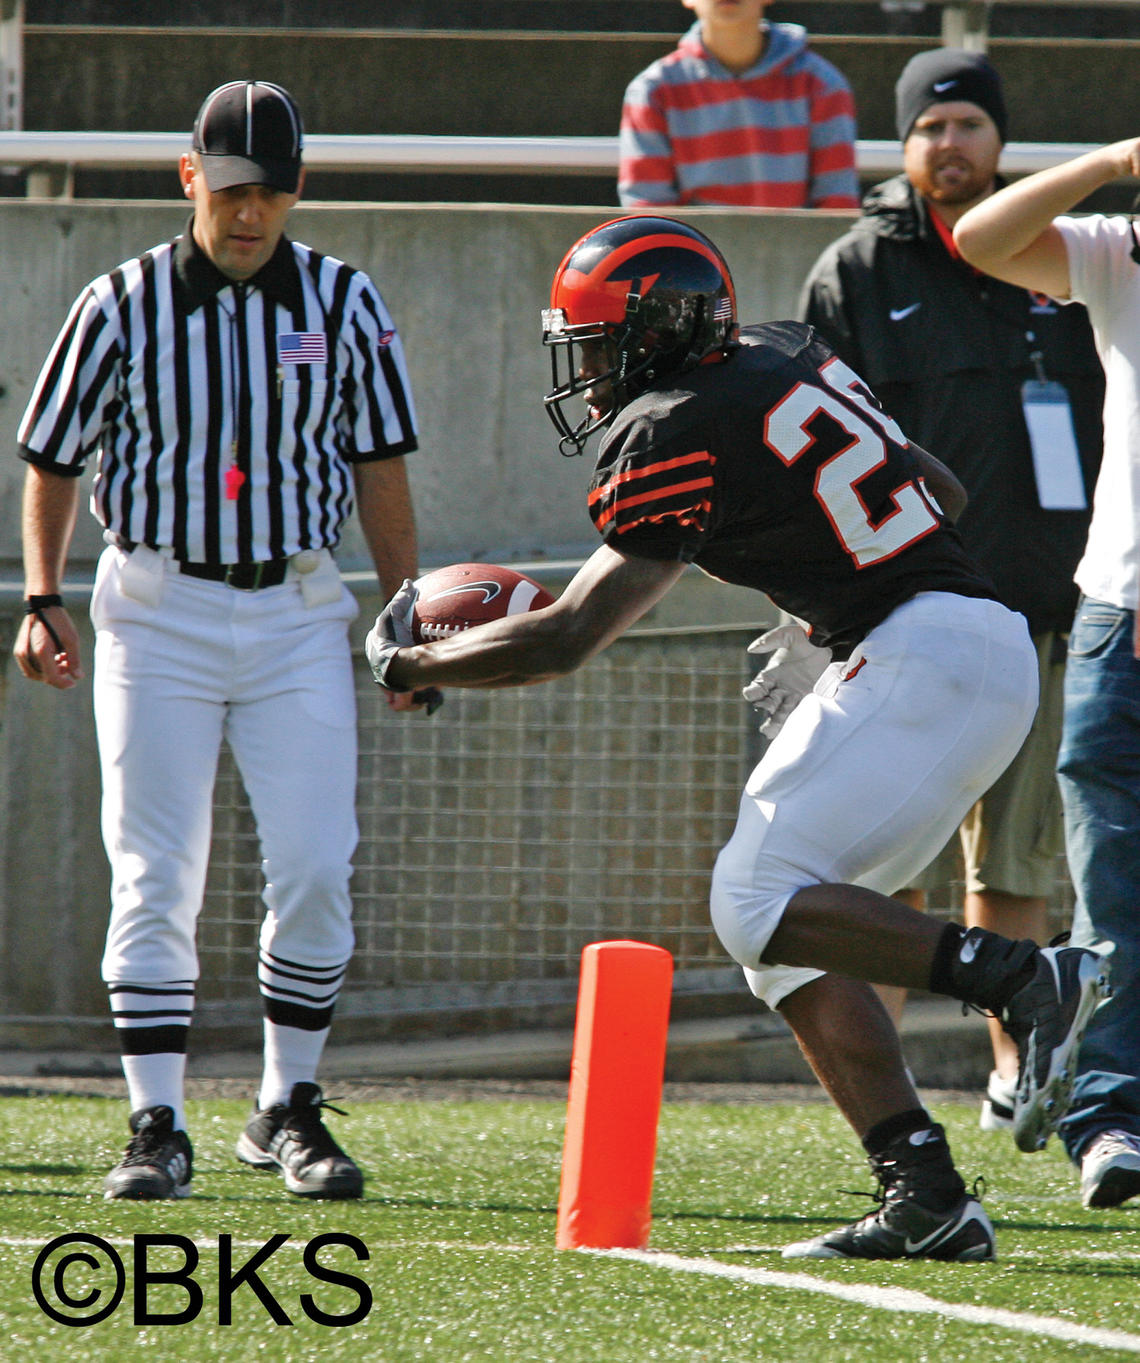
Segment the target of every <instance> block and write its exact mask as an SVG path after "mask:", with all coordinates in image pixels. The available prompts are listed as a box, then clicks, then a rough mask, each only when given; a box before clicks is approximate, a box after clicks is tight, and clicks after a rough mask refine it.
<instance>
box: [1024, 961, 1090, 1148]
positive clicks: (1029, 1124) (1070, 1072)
mask: <svg viewBox="0 0 1140 1363" xmlns="http://www.w3.org/2000/svg"><path fill="white" fill-rule="evenodd" d="M1110 992H1111V991H1110V989H1109V986H1108V963H1107V962H1106V961H1105V960H1104V959H1103V958H1102V957H1100V956H1098V955H1097V953H1096V952H1095V951H1088V950H1087V949H1085V948H1084V947H1061V946H1057V947H1042V948H1041V950H1040V952H1039V953H1038V958H1037V969H1036V972H1035V973H1034V975H1033V978H1032V979H1031V980H1030V981H1029V982H1028V983H1027V984H1025V985H1023V986H1022V987H1021V988H1020V989H1019V990H1018V991H1017V993H1016V994H1014V996H1013V997H1012V998H1011V999H1010V1000H1009V1002H1008V1003H1007V1004H1006V1006H1005V1008H1004V1009H1003V1010H1002V1014H1001V1023H1002V1026H1003V1027H1004V1028H1005V1030H1006V1031H1007V1032H1008V1033H1009V1034H1010V1036H1012V1037H1013V1039H1014V1040H1015V1041H1016V1042H1017V1051H1018V1061H1019V1065H1018V1073H1017V1092H1016V1094H1015V1095H1014V1103H1013V1139H1014V1141H1015V1143H1016V1144H1017V1148H1018V1149H1019V1150H1024V1151H1027V1152H1032V1151H1034V1150H1042V1149H1044V1147H1045V1144H1046V1142H1047V1141H1048V1139H1049V1137H1050V1136H1051V1135H1052V1134H1053V1132H1054V1131H1056V1130H1057V1128H1058V1126H1060V1124H1061V1121H1062V1119H1063V1118H1064V1116H1065V1114H1066V1113H1067V1112H1068V1110H1069V1104H1070V1103H1071V1102H1072V1098H1073V1084H1074V1083H1075V1081H1076V1073H1077V1053H1078V1051H1079V1050H1080V1045H1081V1039H1082V1037H1083V1036H1084V1034H1085V1028H1086V1027H1087V1026H1088V1023H1089V1019H1090V1018H1091V1017H1092V1015H1093V1013H1094V1012H1095V1011H1096V1009H1097V1006H1098V1005H1099V1004H1100V1003H1101V1001H1102V1000H1103V999H1106V998H1108V996H1109V994H1110Z"/></svg>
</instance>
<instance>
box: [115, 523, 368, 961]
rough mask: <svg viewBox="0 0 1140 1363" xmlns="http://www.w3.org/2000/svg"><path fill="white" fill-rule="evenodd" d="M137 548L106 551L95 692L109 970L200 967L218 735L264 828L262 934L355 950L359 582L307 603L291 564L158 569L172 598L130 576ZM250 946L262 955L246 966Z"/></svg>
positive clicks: (310, 948)
mask: <svg viewBox="0 0 1140 1363" xmlns="http://www.w3.org/2000/svg"><path fill="white" fill-rule="evenodd" d="M127 563H128V555H126V554H125V553H123V552H122V551H120V550H117V549H108V550H106V551H105V552H104V554H103V556H102V558H101V559H100V562H99V570H98V574H97V576H96V582H95V591H94V594H93V596H92V601H91V618H92V620H93V622H94V624H95V628H96V643H95V675H94V683H93V688H92V689H93V694H94V703H95V722H96V730H97V734H98V741H99V757H100V762H101V765H102V776H103V813H102V823H103V838H104V843H105V845H106V848H107V855H108V857H109V858H110V861H111V871H112V886H111V922H110V927H109V930H108V935H107V947H106V952H105V954H104V958H103V978H104V979H105V980H106V981H107V982H108V983H122V982H132V983H140V982H141V983H145V982H148V981H169V980H193V979H197V977H198V962H197V952H196V949H195V926H196V921H197V917H198V913H199V910H200V909H201V904H202V894H203V890H204V886H205V878H206V863H207V858H208V855H209V849H210V835H211V813H212V799H213V788H214V778H215V774H216V770H217V760H218V752H219V748H220V745H221V741H222V739H223V737H224V738H225V739H227V740H228V742H229V744H230V747H231V749H232V751H233V754H234V758H235V760H236V762H237V765H238V768H239V770H240V772H241V776H242V780H243V781H244V783H245V788H246V791H247V792H248V795H249V799H250V805H251V807H252V809H253V814H254V817H255V819H256V822H257V830H258V835H259V838H260V843H261V854H262V858H263V860H262V870H263V872H264V875H265V880H266V886H265V890H264V895H263V897H264V900H265V904H266V909H267V912H266V915H265V919H264V922H263V924H262V929H261V946H262V948H263V949H264V950H266V951H271V952H272V953H273V954H274V955H276V956H279V957H284V958H285V959H287V960H294V961H300V962H303V963H305V964H306V965H310V966H322V965H330V966H331V965H339V964H343V963H344V962H345V961H346V960H347V959H348V957H349V955H350V954H351V951H352V944H353V934H352V924H351V902H350V899H349V893H348V881H349V876H350V874H351V869H352V868H351V857H352V853H353V851H354V849H355V846H356V838H357V827H356V813H355V787H356V704H355V690H354V686H353V678H352V662H351V656H350V653H349V648H348V624H349V621H351V620H352V619H353V618H354V617H355V615H356V609H357V608H356V603H355V601H354V600H353V598H352V596H351V594H350V593H349V592H348V591H347V590H345V589H344V587H343V586H341V587H340V589H339V591H338V592H336V599H335V600H334V601H331V602H328V603H327V604H323V605H318V606H306V604H305V602H304V599H303V597H302V591H301V586H300V583H299V580H298V579H297V577H296V575H295V573H294V572H293V571H292V570H291V571H290V575H289V577H288V578H287V580H286V581H285V582H284V583H282V584H281V585H280V586H277V587H268V588H265V589H264V590H261V591H257V592H243V591H235V590H234V589H233V588H231V587H227V586H224V585H223V584H221V583H213V582H203V581H200V580H198V579H195V578H190V577H183V576H182V575H180V574H179V573H178V572H177V571H176V570H175V569H174V568H173V567H172V566H171V565H166V567H165V571H162V569H161V567H160V569H159V572H160V576H161V582H160V584H159V585H160V591H161V599H160V600H158V602H157V604H143V603H142V602H141V601H140V600H138V599H137V596H133V595H127V594H126V593H124V591H123V581H122V576H123V568H124V567H125V566H126V565H127ZM252 967H253V962H252V961H251V973H252Z"/></svg>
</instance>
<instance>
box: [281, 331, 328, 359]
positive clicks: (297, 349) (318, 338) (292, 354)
mask: <svg viewBox="0 0 1140 1363" xmlns="http://www.w3.org/2000/svg"><path fill="white" fill-rule="evenodd" d="M328 358H329V350H328V343H327V342H326V340H325V333H324V332H323V331H284V332H279V333H278V336H277V360H278V363H279V364H326V363H327V362H328Z"/></svg>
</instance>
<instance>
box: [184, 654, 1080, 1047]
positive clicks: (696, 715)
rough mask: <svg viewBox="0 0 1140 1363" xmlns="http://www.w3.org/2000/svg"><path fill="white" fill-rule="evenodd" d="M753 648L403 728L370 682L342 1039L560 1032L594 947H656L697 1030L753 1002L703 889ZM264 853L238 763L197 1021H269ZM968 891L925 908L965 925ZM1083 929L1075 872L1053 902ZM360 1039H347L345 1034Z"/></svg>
mask: <svg viewBox="0 0 1140 1363" xmlns="http://www.w3.org/2000/svg"><path fill="white" fill-rule="evenodd" d="M751 633H752V632H745V631H741V630H731V629H728V630H726V629H724V628H719V629H718V628H710V629H707V630H705V629H677V630H665V631H657V632H654V631H646V632H632V633H630V634H628V635H626V636H625V637H624V638H622V639H620V640H619V641H617V642H616V643H615V644H613V645H611V647H610V648H609V649H607V651H606V652H605V653H603V654H602V655H600V656H599V657H598V658H596V659H595V660H593V661H592V662H591V663H590V664H589V665H588V666H587V667H585V668H583V669H582V670H581V671H579V672H577V673H575V674H573V675H572V676H570V677H567V678H563V679H561V680H559V681H556V682H552V683H547V684H543V685H539V686H532V687H522V688H517V689H510V690H503V691H474V690H471V691H459V690H453V691H451V692H449V693H448V695H447V700H446V704H445V705H444V706H443V708H442V709H441V710H440V711H439V712H438V713H437V714H435V715H434V716H432V717H431V718H430V719H429V718H427V717H426V716H424V715H422V714H420V715H414V716H401V715H397V714H393V713H392V712H391V711H390V710H389V709H388V707H387V706H385V705H384V704H382V703H381V701H380V699H379V697H378V696H377V694H376V691H375V688H374V687H373V685H372V683H371V679H370V678H369V676H368V674H367V669H366V668H365V667H364V666H363V663H362V662H361V666H360V668H359V671H358V702H359V708H360V719H359V728H360V770H359V793H358V817H359V822H360V832H361V837H360V844H359V847H358V850H357V855H356V858H355V868H356V869H355V874H354V878H353V883H352V889H353V896H354V901H355V924H356V933H357V947H356V952H355V955H354V957H353V961H352V966H351V968H350V971H349V976H348V981H347V983H346V986H345V989H344V992H343V993H342V996H341V1002H340V1004H339V1006H338V1019H339V1021H338V1029H337V1030H338V1038H339V1039H342V1040H346V1039H348V1037H349V1036H350V1035H351V1034H352V1031H353V1030H354V1028H355V1030H357V1031H360V1032H361V1033H362V1034H363V1029H364V1028H365V1027H366V1028H367V1033H366V1034H367V1035H368V1036H369V1037H373V1038H375V1037H377V1036H383V1035H395V1034H409V1033H411V1032H414V1031H416V1030H439V1029H444V1028H458V1029H461V1030H483V1029H491V1028H498V1027H512V1026H523V1025H525V1026H532V1025H566V1024H567V1022H568V1021H570V1020H571V1019H572V1015H573V1004H574V1000H575V997H576V991H577V976H578V966H579V958H580V955H581V951H582V948H583V947H584V946H586V945H587V944H588V943H590V942H593V941H598V940H602V939H606V938H623V937H630V938H636V939H638V940H643V941H649V942H653V943H656V944H657V945H660V946H662V947H665V948H666V949H667V950H668V951H670V952H671V953H672V954H673V957H674V959H675V962H676V969H677V976H676V982H677V983H676V989H677V995H678V998H679V999H681V1000H685V1001H686V1006H687V1007H688V1009H689V1011H690V1014H692V1013H694V1012H696V1013H700V1012H701V1011H724V1010H725V1009H726V1008H733V1009H740V1010H742V1011H746V1010H748V1009H750V1008H752V1007H753V1006H754V1004H753V1003H752V1002H751V1001H749V999H748V996H747V995H746V993H745V990H744V985H743V981H742V979H741V977H740V974H739V971H738V970H737V968H736V967H735V966H734V965H732V963H731V962H729V961H728V959H727V957H726V956H725V954H724V951H723V949H722V948H721V947H720V945H719V943H718V942H717V941H716V938H715V936H714V934H713V932H712V929H711V926H710V924H709V915H708V885H709V877H710V873H711V870H712V865H713V861H714V859H715V857H716V854H717V852H718V851H719V849H720V847H721V846H722V845H723V843H724V842H725V841H726V840H727V838H728V836H729V835H730V833H731V831H732V827H733V824H734V822H735V818H736V810H737V804H738V800H739V796H740V791H741V788H742V786H743V783H744V781H745V778H746V776H747V773H748V771H749V770H750V769H751V767H752V765H753V764H754V763H755V761H756V759H757V757H758V756H759V752H760V740H759V738H758V736H757V733H756V725H755V722H754V718H753V715H752V712H751V711H750V709H749V708H748V707H747V706H746V705H745V704H744V703H743V702H742V701H741V698H740V687H741V686H742V685H743V683H744V682H745V681H746V680H747V679H748V677H749V676H750V675H751V672H750V668H749V661H750V660H749V659H748V657H747V654H746V652H745V645H746V644H747V642H748V640H749V639H750V637H751ZM260 888H261V874H260V868H259V857H258V847H257V838H256V834H255V831H254V828H253V824H252V820H251V817H250V814H249V810H248V806H247V804H246V801H245V796H244V792H243V790H242V787H241V782H240V780H239V778H238V776H237V773H236V770H235V768H234V765H233V762H232V760H231V759H230V758H229V757H228V754H227V755H226V756H225V758H224V760H223V763H222V768H221V771H220V775H219V780H218V786H217V791H216V796H215V829H214V844H213V852H212V860H211V869H210V877H209V881H208V885H207V894H206V901H205V906H204V910H203V915H202V919H201V925H200V948H201V953H202V960H203V971H202V979H201V981H200V984H199V1004H198V1010H199V1011H198V1017H199V1023H200V1024H205V1025H206V1026H207V1027H208V1026H210V1024H211V1023H214V1024H215V1025H225V1024H241V1023H247V1022H252V1021H254V1020H256V1019H257V1018H258V1017H259V1016H260V1008H259V1003H258V999H257V995H256V987H255V984H254V956H255V950H256V937H257V930H258V925H259V922H260V916H261V901H260V897H259V894H260ZM961 900H962V885H961V882H960V880H947V881H946V882H945V884H944V885H942V886H941V887H940V888H939V889H937V890H935V891H933V892H931V893H929V894H928V903H929V907H930V911H931V912H933V913H936V914H938V915H940V916H950V915H952V914H953V915H958V916H960V913H961ZM1051 910H1052V917H1053V920H1054V923H1055V930H1058V931H1059V930H1060V929H1061V928H1062V927H1063V926H1065V925H1066V924H1067V922H1068V921H1069V918H1070V916H1071V910H1072V898H1071V888H1070V886H1069V881H1068V877H1067V873H1066V870H1065V866H1064V862H1063V859H1059V860H1058V875H1057V884H1056V889H1055V894H1054V896H1053V902H1052V905H1051ZM346 1029H347V1030H346Z"/></svg>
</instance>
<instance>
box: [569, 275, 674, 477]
mask: <svg viewBox="0 0 1140 1363" xmlns="http://www.w3.org/2000/svg"><path fill="white" fill-rule="evenodd" d="M637 301H638V300H637V299H636V298H631V308H630V311H631V313H633V314H634V316H636V304H637ZM655 341H656V337H652V336H646V335H645V334H643V333H642V332H641V331H640V330H639V329H638V328H637V327H636V326H635V325H633V324H632V318H627V320H626V321H625V322H621V323H614V322H594V323H585V324H583V325H581V326H571V325H569V324H568V322H567V321H566V314H565V312H564V311H563V310H562V309H561V308H549V309H544V311H543V314H542V343H543V345H545V346H548V347H549V348H550V375H551V380H552V383H553V387H552V388H551V390H550V392H549V393H547V394H546V396H545V397H544V398H543V403H544V404H545V406H546V411H547V413H548V415H549V416H550V419H551V421H552V422H553V423H554V428H555V430H556V431H557V432H558V434H559V436H560V437H561V438H560V439H559V442H558V449H559V452H560V453H561V454H563V455H565V456H566V457H567V458H570V457H573V456H574V455H577V454H581V453H582V451H583V450H584V449H585V446H586V442H587V441H588V440H589V438H590V436H592V435H593V434H594V432H595V431H598V430H601V429H602V428H603V427H605V426H608V425H610V423H611V422H612V421H613V419H614V417H615V416H617V414H618V412H620V411H621V409H622V408H623V407H624V406H626V405H627V403H630V402H632V401H633V399H634V398H635V397H637V396H638V395H639V394H640V393H643V392H644V391H645V389H646V388H647V387H648V386H649V384H650V383H651V382H652V381H653V379H654V378H656V377H657V375H658V371H659V370H660V369H661V368H663V367H664V366H663V365H662V361H663V360H664V359H665V356H666V354H667V352H665V351H663V350H662V348H661V347H660V346H659V345H657V344H655ZM593 346H597V347H601V348H603V349H604V350H605V351H606V353H607V358H608V361H609V367H608V368H603V369H601V370H600V371H599V370H597V369H596V366H594V365H593V363H592V360H593V356H592V355H590V356H589V360H588V359H587V347H593ZM669 367H670V368H676V367H679V366H677V365H673V366H669ZM599 389H603V390H606V389H608V392H603V393H602V394H601V396H602V397H603V398H604V399H605V401H604V405H603V404H599V405H597V406H589V407H587V410H586V414H585V416H584V417H582V419H581V420H580V421H579V422H578V423H577V424H576V425H572V424H571V418H570V417H569V416H568V414H567V413H566V411H565V410H563V406H562V404H563V403H564V402H568V401H570V400H571V399H573V398H579V397H583V396H584V395H585V394H587V393H589V392H590V391H591V390H594V392H595V393H597V390H599Z"/></svg>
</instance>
